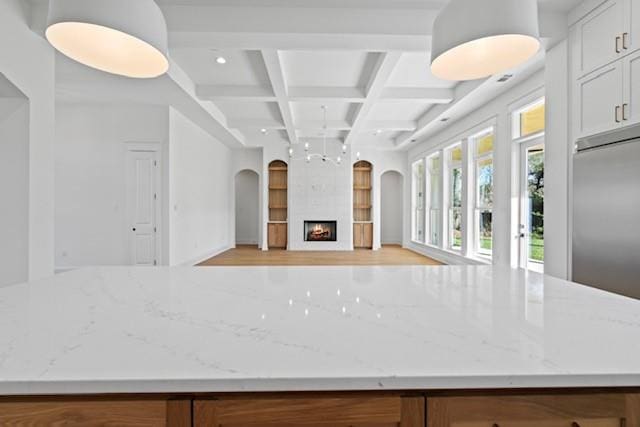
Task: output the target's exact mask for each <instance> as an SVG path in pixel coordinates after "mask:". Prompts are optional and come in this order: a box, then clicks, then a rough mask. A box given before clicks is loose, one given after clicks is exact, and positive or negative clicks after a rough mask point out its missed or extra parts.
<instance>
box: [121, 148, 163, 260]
mask: <svg viewBox="0 0 640 427" xmlns="http://www.w3.org/2000/svg"><path fill="white" fill-rule="evenodd" d="M157 156H158V153H157V152H155V151H135V150H129V151H127V171H128V173H127V183H128V185H127V199H128V200H127V211H128V218H129V224H128V233H129V236H130V238H129V244H130V254H131V256H130V260H131V264H132V265H157V264H158V256H157V253H158V242H157V235H158V233H157V230H158V229H157V226H158V224H157V220H158V218H157V217H158V215H157V203H158V182H159V179H158V173H157V167H158V158H157Z"/></svg>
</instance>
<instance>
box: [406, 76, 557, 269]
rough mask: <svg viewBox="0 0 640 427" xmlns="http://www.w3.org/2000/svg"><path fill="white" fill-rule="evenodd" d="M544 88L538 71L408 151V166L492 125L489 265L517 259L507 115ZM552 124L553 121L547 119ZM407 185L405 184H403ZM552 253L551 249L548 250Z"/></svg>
mask: <svg viewBox="0 0 640 427" xmlns="http://www.w3.org/2000/svg"><path fill="white" fill-rule="evenodd" d="M544 86H545V72H544V70H540V71H538V72H537V73H535V74H533V75H532V76H531V77H530V78H528V79H527V80H525V81H523V82H522V83H520V84H518V85H517V86H514V87H513V88H511V89H510V90H509V91H507V92H505V93H503V94H501V95H500V96H498V97H496V98H495V99H493V100H492V101H491V102H489V103H487V104H486V105H485V106H483V107H482V108H480V109H477V110H475V111H473V112H472V113H471V114H468V115H467V116H465V117H464V118H463V119H460V120H458V121H455V122H453V123H451V125H449V126H448V127H447V128H445V129H444V130H443V131H441V132H439V133H438V134H436V135H434V136H432V137H430V138H429V139H428V140H427V141H424V142H422V143H420V144H417V145H416V146H415V147H413V148H412V149H411V150H410V151H409V158H408V161H409V164H411V163H413V161H415V160H416V159H418V158H421V157H423V156H425V155H428V154H430V153H432V152H434V151H435V150H436V149H439V148H443V147H445V146H447V145H448V144H451V143H453V142H456V141H458V140H459V139H460V138H462V137H466V136H469V133H471V132H474V131H479V130H481V129H480V127H483V126H485V125H486V124H487V123H493V124H494V125H495V129H496V139H495V143H494V164H495V169H494V171H495V172H494V174H495V175H494V209H493V227H494V236H495V237H494V246H493V263H494V264H496V265H504V266H515V265H516V263H517V259H516V257H515V256H514V252H513V251H512V250H511V249H512V246H511V241H512V237H513V236H512V235H513V233H514V230H512V227H513V224H512V218H513V215H514V214H515V212H514V208H515V207H517V205H515V204H513V203H512V177H513V176H514V175H513V174H517V172H516V171H514V170H512V153H513V139H512V132H511V129H512V127H511V123H512V121H511V113H512V110H513V109H514V108H515V107H514V105H517V104H518V103H519V102H521V101H522V100H523V99H526V98H528V97H530V96H532V95H534V96H543V95H544ZM549 119H550V120H552V121H553V120H556V118H549ZM547 126H549V123H547ZM407 181H409V180H407ZM405 188H406V190H405V194H407V195H410V194H411V185H410V182H406V183H405ZM405 219H406V221H407V223H409V225H408V227H410V222H411V212H410V209H408V210H407V211H406V212H405ZM409 247H410V248H412V249H414V250H416V251H418V252H420V253H423V254H425V255H427V256H431V257H433V258H435V259H438V260H440V261H443V262H445V263H449V264H460V263H477V262H476V261H473V260H470V259H469V258H464V257H461V256H459V255H457V254H454V253H451V252H449V251H444V250H442V249H438V248H434V247H431V246H427V245H421V244H417V243H413V242H411V243H409ZM551 250H552V251H553V249H551Z"/></svg>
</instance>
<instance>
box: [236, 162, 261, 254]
mask: <svg viewBox="0 0 640 427" xmlns="http://www.w3.org/2000/svg"><path fill="white" fill-rule="evenodd" d="M259 185H260V179H259V177H258V174H257V173H255V172H254V171H252V170H247V169H245V170H243V171H240V172H238V173H237V174H236V177H235V198H236V203H235V219H236V236H235V243H236V244H240V245H257V244H258V242H259V237H260V233H259V230H260V215H259V210H260V199H259V196H260V191H259V190H260V189H259Z"/></svg>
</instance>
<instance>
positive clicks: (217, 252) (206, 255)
mask: <svg viewBox="0 0 640 427" xmlns="http://www.w3.org/2000/svg"><path fill="white" fill-rule="evenodd" d="M233 247H234V245H225V246H222V247H219V248H216V249H213V250H210V251H208V252H206V253H204V254H202V255H200V256H197V257H195V258H192V259H190V260H189V261H185V262H183V263H180V264H178V266H180V267H193V266H195V265H198V264H200V263H201V262H204V261H206V260H208V259H209V258H213V257H214V256H217V255H220V254H221V253H223V252H226V251H228V250H230V249H233Z"/></svg>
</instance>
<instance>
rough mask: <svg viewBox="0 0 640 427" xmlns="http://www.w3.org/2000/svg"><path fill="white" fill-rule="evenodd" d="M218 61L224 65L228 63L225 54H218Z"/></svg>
mask: <svg viewBox="0 0 640 427" xmlns="http://www.w3.org/2000/svg"><path fill="white" fill-rule="evenodd" d="M216 62H217V63H218V64H220V65H224V64H226V63H227V58H225V57H224V56H218V57H217V58H216Z"/></svg>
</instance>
